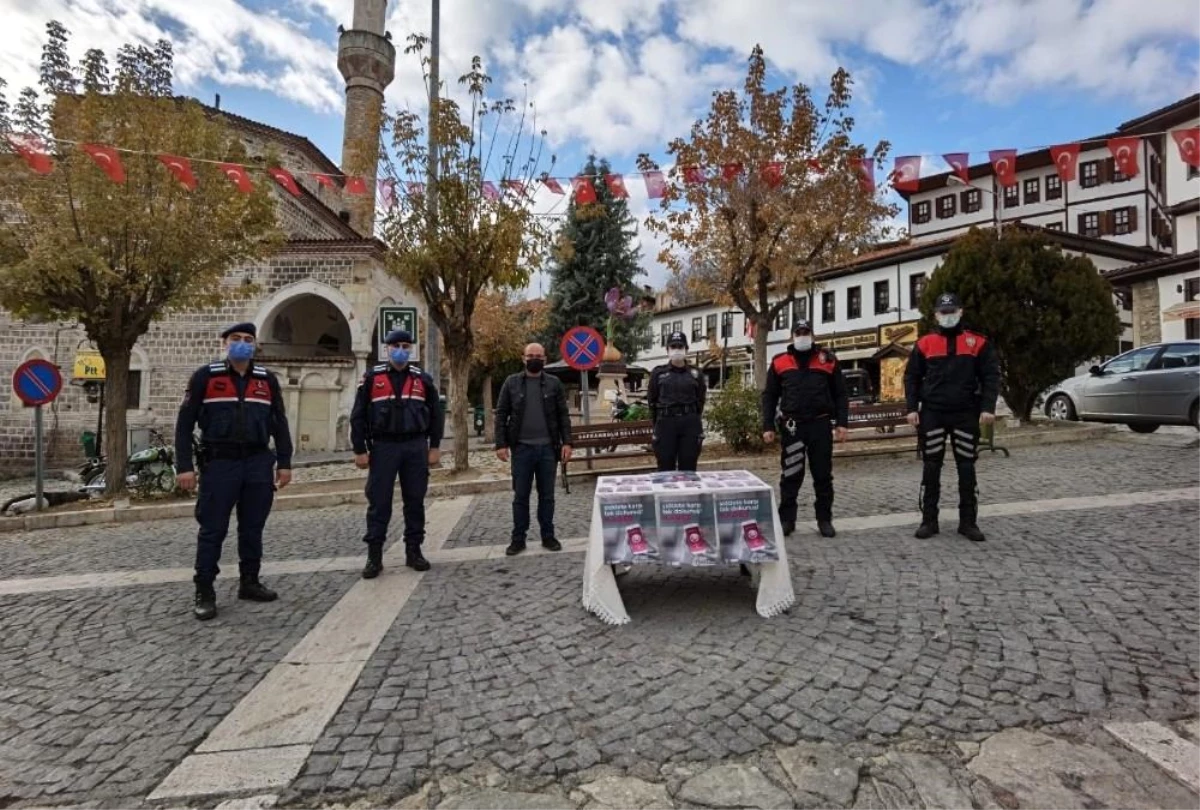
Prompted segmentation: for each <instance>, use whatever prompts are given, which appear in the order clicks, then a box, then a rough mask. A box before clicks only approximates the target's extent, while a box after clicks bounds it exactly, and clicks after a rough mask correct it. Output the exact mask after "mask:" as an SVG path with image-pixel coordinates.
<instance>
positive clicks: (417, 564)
mask: <svg viewBox="0 0 1200 810" xmlns="http://www.w3.org/2000/svg"><path fill="white" fill-rule="evenodd" d="M404 564H405V565H407V566H408V567H409V568H411V569H413V570H414V571H428V570H429V560H427V559H425V555H424V554H422V553H421V547H420V546H409V547H408V548H407V549H406V550H405V552H404Z"/></svg>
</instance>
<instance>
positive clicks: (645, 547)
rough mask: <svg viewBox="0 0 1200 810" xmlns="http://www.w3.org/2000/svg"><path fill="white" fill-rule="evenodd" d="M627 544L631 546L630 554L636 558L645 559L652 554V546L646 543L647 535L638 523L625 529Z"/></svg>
mask: <svg viewBox="0 0 1200 810" xmlns="http://www.w3.org/2000/svg"><path fill="white" fill-rule="evenodd" d="M625 542H626V543H627V544H628V546H629V553H630V554H632V555H634V556H635V557H643V556H645V555H647V554H649V553H650V544H649V543H647V542H646V535H645V534H644V533H643V532H642V527H641V526H639V525H638V524H636V523H635V524H633V525H632V526H629V527H628V528H626V529H625Z"/></svg>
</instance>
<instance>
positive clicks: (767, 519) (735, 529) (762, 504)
mask: <svg viewBox="0 0 1200 810" xmlns="http://www.w3.org/2000/svg"><path fill="white" fill-rule="evenodd" d="M713 507H714V510H715V512H716V517H717V534H718V536H719V537H720V542H721V559H722V560H724V561H725V562H739V563H746V562H753V563H762V562H776V561H778V559H779V549H778V548H776V546H775V541H776V538H775V516H774V514H772V501H771V490H769V489H760V490H750V489H743V490H741V491H738V492H721V493H714V494H713Z"/></svg>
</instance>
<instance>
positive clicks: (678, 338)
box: [667, 332, 688, 349]
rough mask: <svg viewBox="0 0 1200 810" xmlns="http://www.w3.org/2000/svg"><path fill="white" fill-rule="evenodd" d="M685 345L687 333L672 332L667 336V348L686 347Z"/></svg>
mask: <svg viewBox="0 0 1200 810" xmlns="http://www.w3.org/2000/svg"><path fill="white" fill-rule="evenodd" d="M687 347H688V342H687V335H685V334H683V332H672V333H671V334H670V336H669V337H668V338H667V348H668V349H686V348H687Z"/></svg>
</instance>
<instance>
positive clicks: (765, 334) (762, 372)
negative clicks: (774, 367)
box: [754, 321, 771, 391]
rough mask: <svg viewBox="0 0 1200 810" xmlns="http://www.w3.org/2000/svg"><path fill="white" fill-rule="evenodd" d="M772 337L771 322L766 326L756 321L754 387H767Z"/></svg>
mask: <svg viewBox="0 0 1200 810" xmlns="http://www.w3.org/2000/svg"><path fill="white" fill-rule="evenodd" d="M770 337H771V324H770V322H768V323H767V324H766V325H765V326H764V325H763V324H762V323H759V322H758V321H755V328H754V387H755V388H757V389H758V390H759V391H762V390H763V389H764V388H766V387H767V360H768V359H769V358H768V357H767V340H768V339H769V338H770Z"/></svg>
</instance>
